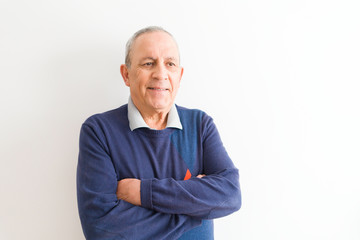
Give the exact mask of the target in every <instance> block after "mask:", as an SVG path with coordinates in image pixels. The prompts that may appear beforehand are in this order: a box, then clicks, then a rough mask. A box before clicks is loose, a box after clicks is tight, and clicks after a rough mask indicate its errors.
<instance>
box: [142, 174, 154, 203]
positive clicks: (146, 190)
mask: <svg viewBox="0 0 360 240" xmlns="http://www.w3.org/2000/svg"><path fill="white" fill-rule="evenodd" d="M140 197H141V206H142V207H144V208H149V209H152V208H153V204H152V179H144V180H141V184H140Z"/></svg>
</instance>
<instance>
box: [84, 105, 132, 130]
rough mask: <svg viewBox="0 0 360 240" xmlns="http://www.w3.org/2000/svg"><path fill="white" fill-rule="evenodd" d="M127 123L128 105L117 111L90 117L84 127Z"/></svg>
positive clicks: (113, 110)
mask: <svg viewBox="0 0 360 240" xmlns="http://www.w3.org/2000/svg"><path fill="white" fill-rule="evenodd" d="M124 121H125V122H126V121H128V120H127V104H125V105H122V106H121V107H118V108H116V109H112V110H109V111H106V112H103V113H97V114H94V115H92V116H90V117H88V118H87V119H86V120H85V122H84V125H89V126H102V125H109V124H110V125H111V124H114V123H121V122H124Z"/></svg>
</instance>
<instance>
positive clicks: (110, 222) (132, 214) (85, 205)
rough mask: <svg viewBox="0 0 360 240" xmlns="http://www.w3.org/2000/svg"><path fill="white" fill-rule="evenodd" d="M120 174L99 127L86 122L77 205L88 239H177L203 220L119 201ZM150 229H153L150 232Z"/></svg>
mask: <svg viewBox="0 0 360 240" xmlns="http://www.w3.org/2000/svg"><path fill="white" fill-rule="evenodd" d="M116 190H117V176H116V172H115V169H114V166H113V163H112V160H111V156H110V154H109V150H108V148H107V144H106V138H105V136H104V134H103V133H102V131H101V130H100V129H99V128H97V127H96V126H91V125H88V124H83V126H82V128H81V132H80V146H79V160H78V167H77V196H78V208H79V215H80V220H81V224H82V227H83V232H84V235H85V237H86V239H90V240H91V239H96V240H101V239H174V238H177V237H178V236H181V234H182V233H183V232H185V231H187V230H189V229H191V228H193V227H195V226H198V225H200V224H201V221H199V220H196V219H193V218H191V217H189V216H186V215H179V214H165V213H159V212H156V211H154V210H151V209H146V208H143V207H138V206H134V205H132V204H129V203H127V202H125V201H122V200H118V199H117V196H116ZM149 229H151V231H149Z"/></svg>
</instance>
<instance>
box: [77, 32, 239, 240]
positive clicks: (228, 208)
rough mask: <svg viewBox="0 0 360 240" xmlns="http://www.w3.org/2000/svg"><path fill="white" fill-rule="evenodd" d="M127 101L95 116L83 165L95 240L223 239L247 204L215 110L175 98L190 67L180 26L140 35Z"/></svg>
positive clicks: (88, 225)
mask: <svg viewBox="0 0 360 240" xmlns="http://www.w3.org/2000/svg"><path fill="white" fill-rule="evenodd" d="M120 71H121V75H122V77H123V79H124V82H125V84H126V86H128V87H129V88H130V98H129V102H128V104H126V105H123V106H121V107H119V108H117V109H114V110H111V111H108V112H105V113H102V114H97V115H94V116H92V117H90V118H88V119H87V120H86V121H85V122H84V124H83V125H82V128H81V133H80V151H79V162H78V169H77V194H78V207H79V214H80V219H81V223H82V227H83V231H84V234H85V236H86V238H87V239H137V240H138V239H146V240H148V239H197V240H201V239H206V240H208V239H213V238H214V236H213V220H212V219H214V218H218V217H223V216H226V215H228V214H231V213H233V212H234V211H237V210H238V209H239V208H240V205H241V196H240V187H239V176H238V170H237V169H236V167H235V166H234V164H233V163H232V161H231V159H230V158H229V156H228V154H227V153H226V151H225V148H224V146H223V144H222V142H221V140H220V137H219V134H218V131H217V129H216V127H215V125H214V123H213V120H212V118H211V117H209V116H208V115H207V114H205V113H204V112H202V111H200V110H191V109H187V108H184V107H180V106H177V105H175V104H174V100H175V97H176V94H177V91H178V89H179V86H180V80H181V77H182V74H183V68H182V67H181V66H180V59H179V51H178V46H177V44H176V42H175V40H174V38H173V37H172V36H171V34H170V33H168V32H167V31H165V30H164V29H162V28H159V27H149V28H145V29H142V30H140V31H138V32H137V33H135V34H134V36H133V37H132V38H131V39H130V40H129V42H128V44H127V48H126V60H125V65H121V67H120Z"/></svg>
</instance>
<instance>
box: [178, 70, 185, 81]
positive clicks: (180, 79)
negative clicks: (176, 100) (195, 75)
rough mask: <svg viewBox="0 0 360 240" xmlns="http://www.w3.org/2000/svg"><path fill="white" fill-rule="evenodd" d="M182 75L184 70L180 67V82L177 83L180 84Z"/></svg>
mask: <svg viewBox="0 0 360 240" xmlns="http://www.w3.org/2000/svg"><path fill="white" fill-rule="evenodd" d="M183 73H184V68H183V67H181V72H180V80H179V82H181V79H182V76H183Z"/></svg>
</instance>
